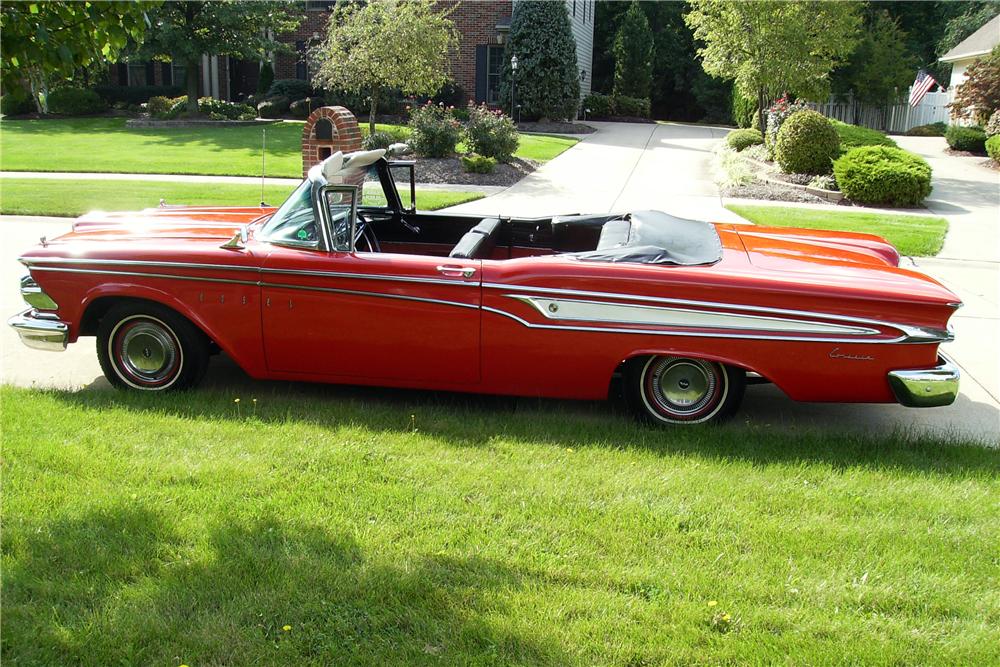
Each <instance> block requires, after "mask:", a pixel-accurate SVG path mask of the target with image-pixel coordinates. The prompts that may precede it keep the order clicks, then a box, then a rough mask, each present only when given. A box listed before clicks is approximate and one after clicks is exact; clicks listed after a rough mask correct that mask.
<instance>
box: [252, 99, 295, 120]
mask: <svg viewBox="0 0 1000 667" xmlns="http://www.w3.org/2000/svg"><path fill="white" fill-rule="evenodd" d="M290 106H291V103H290V102H289V101H288V98H287V97H271V98H269V99H266V100H264V101H263V102H258V103H257V114H258V115H259V116H260V117H261V118H281V116H282V115H283V114H285V113H287V112H288V108H289V107H290Z"/></svg>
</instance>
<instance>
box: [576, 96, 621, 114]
mask: <svg viewBox="0 0 1000 667" xmlns="http://www.w3.org/2000/svg"><path fill="white" fill-rule="evenodd" d="M582 106H583V109H584V111H585V113H586V114H587V116H588V117H593V118H608V117H609V116H613V115H615V105H614V98H612V97H611V96H610V95H601V94H599V93H592V94H590V95H587V96H586V97H584V98H583V105H582Z"/></svg>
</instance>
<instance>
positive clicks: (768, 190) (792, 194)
mask: <svg viewBox="0 0 1000 667" xmlns="http://www.w3.org/2000/svg"><path fill="white" fill-rule="evenodd" d="M722 196H724V197H737V198H740V199H763V200H766V201H791V202H803V203H808V204H829V203H830V202H828V201H827V200H825V199H822V198H820V197H817V196H816V195H812V194H809V193H808V192H806V191H805V190H798V189H796V188H786V187H783V186H781V185H775V184H773V183H751V184H750V185H739V186H733V187H726V188H722Z"/></svg>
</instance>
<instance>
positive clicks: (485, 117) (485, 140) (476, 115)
mask: <svg viewBox="0 0 1000 667" xmlns="http://www.w3.org/2000/svg"><path fill="white" fill-rule="evenodd" d="M468 112H469V122H468V124H467V125H466V126H465V143H466V145H467V146H468V147H469V149H470V150H471V151H472V152H473V153H478V154H479V155H482V156H484V157H491V158H496V159H497V160H499V161H500V162H507V161H508V160H510V157H511V156H512V155H513V154H514V151H516V150H517V146H518V144H519V143H520V141H521V140H520V137H519V136H518V134H517V126H516V125H514V121H512V120H511V119H510V116H508V115H506V114H504V113H503V112H502V111H494V110H492V109H490V108H489V107H487V106H486V105H485V104H481V105H479V106H476V105H474V104H470V105H469V107H468Z"/></svg>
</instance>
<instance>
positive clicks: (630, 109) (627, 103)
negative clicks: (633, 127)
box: [615, 95, 650, 118]
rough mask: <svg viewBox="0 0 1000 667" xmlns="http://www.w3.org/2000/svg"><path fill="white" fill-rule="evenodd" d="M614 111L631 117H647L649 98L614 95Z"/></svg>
mask: <svg viewBox="0 0 1000 667" xmlns="http://www.w3.org/2000/svg"><path fill="white" fill-rule="evenodd" d="M615 113H616V115H618V116H628V117H631V118H649V116H650V108H649V98H648V97H626V96H624V95H618V96H616V97H615Z"/></svg>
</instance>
